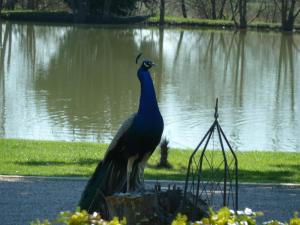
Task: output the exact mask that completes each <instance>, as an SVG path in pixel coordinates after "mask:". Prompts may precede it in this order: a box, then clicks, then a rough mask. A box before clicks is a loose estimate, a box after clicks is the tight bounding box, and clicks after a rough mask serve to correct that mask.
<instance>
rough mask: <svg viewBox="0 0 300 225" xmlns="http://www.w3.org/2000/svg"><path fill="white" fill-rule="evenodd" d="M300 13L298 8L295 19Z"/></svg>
mask: <svg viewBox="0 0 300 225" xmlns="http://www.w3.org/2000/svg"><path fill="white" fill-rule="evenodd" d="M299 13H300V9H298V11H297V12H296V14H295V15H294V19H296V17H297V16H298V15H299Z"/></svg>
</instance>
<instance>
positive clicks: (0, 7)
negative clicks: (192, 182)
mask: <svg viewBox="0 0 300 225" xmlns="http://www.w3.org/2000/svg"><path fill="white" fill-rule="evenodd" d="M2 6H3V0H0V14H1V11H2Z"/></svg>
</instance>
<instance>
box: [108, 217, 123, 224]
mask: <svg viewBox="0 0 300 225" xmlns="http://www.w3.org/2000/svg"><path fill="white" fill-rule="evenodd" d="M108 224H109V225H125V224H126V218H123V219H122V220H121V221H120V220H119V218H118V217H114V218H113V219H112V220H111V221H110V222H109V223H108Z"/></svg>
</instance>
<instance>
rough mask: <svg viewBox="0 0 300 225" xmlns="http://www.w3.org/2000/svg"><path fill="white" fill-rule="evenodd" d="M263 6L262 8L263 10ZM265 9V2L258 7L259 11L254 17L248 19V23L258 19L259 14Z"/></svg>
mask: <svg viewBox="0 0 300 225" xmlns="http://www.w3.org/2000/svg"><path fill="white" fill-rule="evenodd" d="M263 5H264V6H265V7H264V8H263ZM266 8H267V5H266V2H265V1H262V2H261V4H260V6H259V9H258V11H257V13H256V15H255V16H254V17H253V18H252V19H250V21H249V23H252V22H253V21H254V20H255V19H256V18H257V17H259V16H260V14H261V13H262V12H263V11H264V10H265V9H266Z"/></svg>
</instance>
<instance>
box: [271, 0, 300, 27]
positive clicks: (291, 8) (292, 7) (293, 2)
mask: <svg viewBox="0 0 300 225" xmlns="http://www.w3.org/2000/svg"><path fill="white" fill-rule="evenodd" d="M275 4H277V5H278V7H279V9H280V13H281V29H282V30H285V31H291V30H293V29H294V24H295V20H296V18H297V16H298V15H299V13H300V6H299V4H297V0H275ZM297 6H298V7H297ZM296 8H297V9H296Z"/></svg>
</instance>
